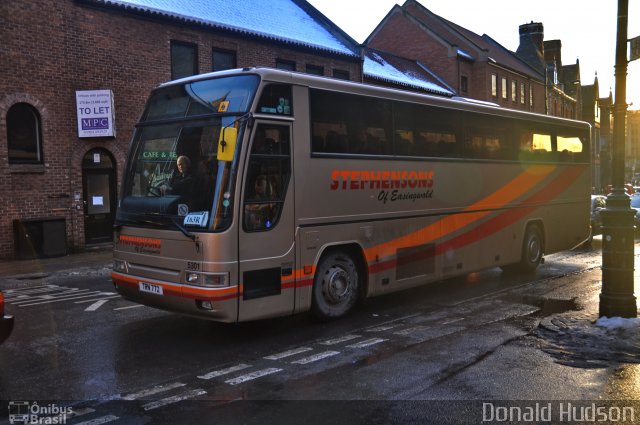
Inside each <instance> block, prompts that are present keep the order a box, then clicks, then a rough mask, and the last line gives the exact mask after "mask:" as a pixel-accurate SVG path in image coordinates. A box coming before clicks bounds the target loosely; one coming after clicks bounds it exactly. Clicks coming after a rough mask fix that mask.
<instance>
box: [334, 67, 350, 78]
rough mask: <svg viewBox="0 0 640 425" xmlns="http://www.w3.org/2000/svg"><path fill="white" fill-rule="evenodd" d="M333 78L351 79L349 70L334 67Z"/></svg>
mask: <svg viewBox="0 0 640 425" xmlns="http://www.w3.org/2000/svg"><path fill="white" fill-rule="evenodd" d="M333 78H338V79H340V80H350V79H351V78H350V77H349V71H344V70H342V69H334V70H333Z"/></svg>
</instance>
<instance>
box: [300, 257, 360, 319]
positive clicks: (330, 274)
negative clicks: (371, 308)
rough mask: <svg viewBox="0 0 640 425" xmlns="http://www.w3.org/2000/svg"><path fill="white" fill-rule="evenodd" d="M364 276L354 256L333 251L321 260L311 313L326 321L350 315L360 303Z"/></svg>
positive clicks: (315, 281) (314, 282)
mask: <svg viewBox="0 0 640 425" xmlns="http://www.w3.org/2000/svg"><path fill="white" fill-rule="evenodd" d="M359 294H360V273H359V270H358V266H357V265H356V262H355V261H354V260H353V258H352V257H351V255H349V254H348V253H347V252H345V251H342V250H337V251H331V252H329V253H328V254H326V255H323V256H322V258H321V259H320V262H319V264H318V267H317V268H316V274H315V276H314V278H313V289H312V302H311V310H312V312H313V314H314V315H315V316H316V317H318V318H320V319H322V320H331V319H337V318H339V317H342V316H344V315H346V314H347V313H348V312H349V311H350V310H351V309H352V308H353V306H354V305H355V304H356V302H357V301H358V298H359Z"/></svg>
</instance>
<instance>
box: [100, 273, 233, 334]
mask: <svg viewBox="0 0 640 425" xmlns="http://www.w3.org/2000/svg"><path fill="white" fill-rule="evenodd" d="M111 280H112V281H113V284H114V285H115V287H116V290H117V291H118V293H119V294H120V295H122V297H124V298H126V299H128V300H130V301H133V302H136V303H139V304H144V305H147V306H149V307H155V308H159V309H162V310H167V311H172V312H175V313H180V314H185V315H188V316H194V317H199V318H203V319H209V320H215V321H219V322H225V323H232V322H236V321H237V314H238V313H237V312H238V287H237V286H230V287H224V288H203V287H195V286H190V285H183V284H177V283H170V282H162V281H157V280H152V279H146V278H140V277H136V276H131V275H126V274H122V273H117V272H112V273H111Z"/></svg>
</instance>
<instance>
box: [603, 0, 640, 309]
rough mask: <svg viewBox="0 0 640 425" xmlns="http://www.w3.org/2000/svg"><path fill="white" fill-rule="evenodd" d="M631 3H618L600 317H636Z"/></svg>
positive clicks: (620, 0) (619, 0) (604, 214)
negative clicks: (629, 152)
mask: <svg viewBox="0 0 640 425" xmlns="http://www.w3.org/2000/svg"><path fill="white" fill-rule="evenodd" d="M628 10H629V0H618V35H617V41H616V66H615V68H616V69H615V79H616V99H615V105H614V107H613V119H614V122H613V143H612V145H613V146H612V147H613V158H612V167H611V168H612V183H613V191H612V193H610V194H609V195H608V196H607V205H606V208H605V209H604V210H603V211H602V224H603V229H602V240H603V243H602V292H601V293H600V316H607V317H616V316H618V317H627V318H628V317H637V315H638V312H637V307H636V297H635V296H634V293H633V286H634V282H633V266H634V264H633V263H634V259H633V257H634V255H633V244H634V228H633V217H634V215H635V212H634V210H632V209H631V207H630V200H629V195H627V194H626V192H625V189H624V171H625V170H624V142H625V140H624V137H625V121H626V114H627V101H626V91H627V22H628Z"/></svg>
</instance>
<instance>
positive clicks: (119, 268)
mask: <svg viewBox="0 0 640 425" xmlns="http://www.w3.org/2000/svg"><path fill="white" fill-rule="evenodd" d="M113 271H114V272H120V273H126V272H127V263H125V262H124V261H122V260H113Z"/></svg>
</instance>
